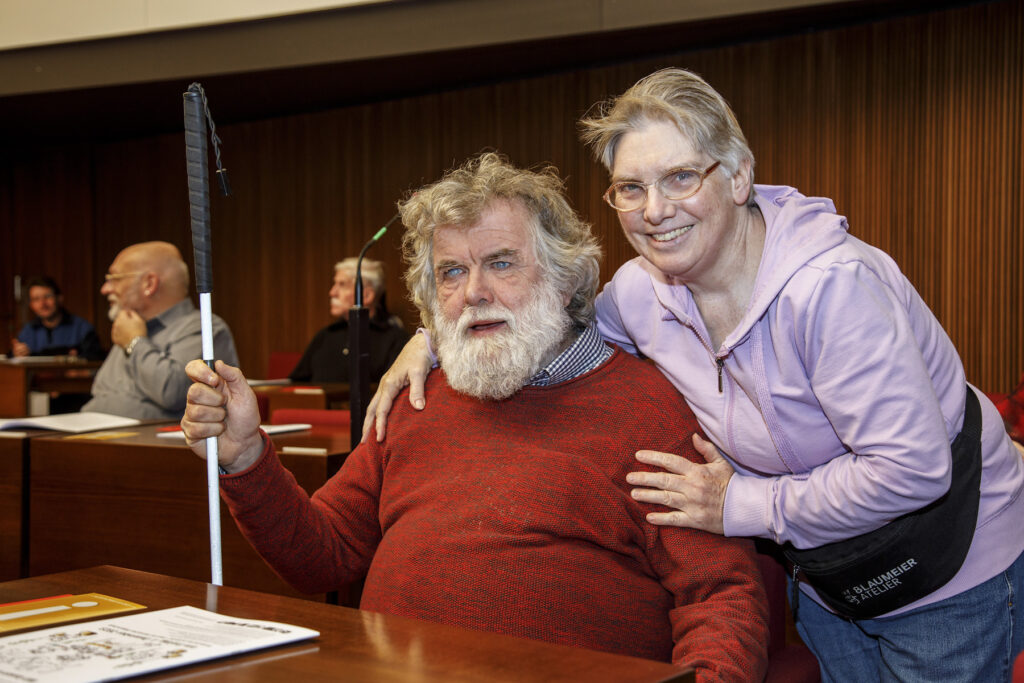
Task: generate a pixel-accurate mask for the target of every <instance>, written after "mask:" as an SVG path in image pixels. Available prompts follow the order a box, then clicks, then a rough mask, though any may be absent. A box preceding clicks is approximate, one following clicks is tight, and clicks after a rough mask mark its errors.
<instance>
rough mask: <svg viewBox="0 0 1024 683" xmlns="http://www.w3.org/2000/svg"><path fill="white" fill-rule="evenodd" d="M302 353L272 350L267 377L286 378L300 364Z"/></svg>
mask: <svg viewBox="0 0 1024 683" xmlns="http://www.w3.org/2000/svg"><path fill="white" fill-rule="evenodd" d="M300 358H302V353H301V352H299V351H271V352H270V361H269V362H268V363H267V379H284V378H285V377H287V376H288V375H290V374H291V372H292V370H294V369H295V366H296V365H298V364H299V359H300Z"/></svg>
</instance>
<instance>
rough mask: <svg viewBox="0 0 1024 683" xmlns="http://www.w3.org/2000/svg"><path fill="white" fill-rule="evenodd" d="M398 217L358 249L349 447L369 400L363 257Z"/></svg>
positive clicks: (355, 439) (350, 359)
mask: <svg viewBox="0 0 1024 683" xmlns="http://www.w3.org/2000/svg"><path fill="white" fill-rule="evenodd" d="M397 219H398V214H397V213H396V214H395V215H394V216H392V217H391V220H389V221H388V222H387V224H385V225H384V227H383V228H381V229H380V230H378V231H377V233H376V234H375V235H374V236H373V237H371V238H370V241H369V242H367V243H366V244H365V245H363V250H362V251H360V252H359V260H357V261H356V282H355V296H354V305H353V306H352V308H350V309H349V311H348V335H349V336H348V349H349V356H348V363H349V366H348V369H349V372H348V381H349V399H348V405H349V413H350V414H351V416H352V426H351V432H350V434H351V437H350V438H351V447H352V448H355V447H356V446H357V445H359V441H360V440H361V439H362V437H363V418H364V417H366V406H367V404H368V403H369V402H370V311H369V309H367V308H366V307H365V306H363V277H362V269H363V257H364V256H365V255H366V250H367V249H369V248H370V247H372V246H373V245H374V244H376V243H377V240H379V239H380V238H381V237H383V236H384V233H386V232H387V231H388V228H389V227H391V224H392V223H394V222H395V221H396V220H397Z"/></svg>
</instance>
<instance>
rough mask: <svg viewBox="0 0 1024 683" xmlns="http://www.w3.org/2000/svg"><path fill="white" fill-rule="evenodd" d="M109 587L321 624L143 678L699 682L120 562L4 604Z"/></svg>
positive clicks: (17, 591) (27, 589) (164, 601)
mask: <svg viewBox="0 0 1024 683" xmlns="http://www.w3.org/2000/svg"><path fill="white" fill-rule="evenodd" d="M86 592H96V593H103V594H105V595H111V596H114V597H118V598H124V599H126V600H130V601H132V602H137V603H139V604H142V605H146V606H147V607H149V608H151V609H163V608H166V607H176V606H178V605H186V604H187V605H194V606H196V607H201V608H203V609H209V610H211V611H215V612H220V613H223V614H228V615H231V616H235V617H241V618H250V619H268V620H271V621H283V622H287V623H290V624H295V625H298V626H305V627H307V628H312V629H316V630H317V631H320V637H319V638H317V639H316V640H313V641H308V642H304V643H297V644H295V645H287V646H283V647H279V648H274V649H272V650H265V651H262V652H254V653H249V654H245V655H239V656H237V657H231V658H228V659H221V660H215V661H213V662H210V663H208V664H199V665H195V666H189V667H188V668H186V669H172V670H170V671H168V672H166V673H164V674H154V675H150V676H147V677H145V678H144V679H143V680H147V681H152V680H172V679H173V680H179V679H180V677H183V676H184V677H187V678H188V679H189V680H190V681H223V680H239V681H240V680H244V681H283V680H344V681H351V682H360V681H373V682H374V683H376V682H378V681H391V682H402V681H415V682H417V683H426V682H429V681H445V682H446V683H447V682H449V681H465V682H469V681H473V682H476V681H499V682H500V681H516V682H523V683H531V682H533V681H538V682H539V681H545V682H550V681H588V682H589V683H604V682H605V681H615V682H616V683H620V682H623V681H635V682H637V683H655V682H668V681H672V682H674V683H675V682H678V683H685V682H686V681H693V680H694V676H693V672H692V671H685V670H682V669H677V668H676V667H673V666H671V665H670V664H666V663H663V662H652V661H649V660H646V659H637V658H634V657H624V656H622V655H613V654H608V653H605V652H595V651H593V650H584V649H580V648H572V647H566V646H563V645H549V644H547V643H542V642H539V641H534V640H525V639H522V638H510V637H508V636H499V635H495V634H493V633H482V632H478V631H470V630H467V629H461V628H456V627H454V626H444V625H441V624H433V623H430V622H426V621H419V620H416V619H404V618H402V617H393V616H387V615H384V614H378V613H375V612H362V611H359V610H353V609H346V608H344V607H336V606H333V605H317V604H313V603H310V602H308V601H302V600H294V599H291V598H286V597H281V596H277V595H264V594H259V593H253V592H250V591H244V590H238V589H234V588H227V587H221V588H218V587H215V586H210V585H208V584H205V583H200V582H196V581H186V580H182V579H174V578H171V577H167V576H158V575H155V574H147V573H144V572H136V571H130V570H126V569H120V568H117V567H96V568H93V569H86V570H80V571H74V572H67V573H64V574H55V575H51V576H41V577H36V578H31V579H23V580H20V581H12V582H9V583H3V584H0V602H13V601H16V600H27V599H31V598H40V597H49V596H51V595H57V594H63V593H71V594H79V593H86Z"/></svg>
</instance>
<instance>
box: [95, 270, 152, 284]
mask: <svg viewBox="0 0 1024 683" xmlns="http://www.w3.org/2000/svg"><path fill="white" fill-rule="evenodd" d="M141 273H142V271H141V270H136V271H133V272H131V273H107V274H106V275H104V276H103V279H104V280H106V281H107V282H116V281H117V280H123V279H125V278H126V277H132V276H133V275H139V274H141Z"/></svg>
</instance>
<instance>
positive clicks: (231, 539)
mask: <svg viewBox="0 0 1024 683" xmlns="http://www.w3.org/2000/svg"><path fill="white" fill-rule="evenodd" d="M157 429H158V427H157V426H156V425H145V426H142V427H136V428H131V429H130V430H125V431H130V432H133V433H134V435H132V436H126V437H122V438H117V439H110V440H94V439H73V438H68V437H66V436H47V437H43V438H36V439H32V442H31V456H30V459H31V483H30V492H29V499H30V505H31V507H30V510H31V512H30V534H29V535H30V551H29V573H30V575H32V576H35V575H38V574H47V573H50V572H56V571H64V570H68V569H78V568H82V567H90V566H93V565H97V564H118V565H121V566H125V567H131V568H133V569H142V570H145V571H153V572H159V573H162V574H170V575H172V576H180V577H185V578H190V579H197V580H201V581H207V580H209V578H210V550H209V521H208V510H207V499H206V466H205V464H204V463H203V461H202V460H200V459H199V458H197V457H196V456H195V455H194V454H193V453H192V451H191V450H190V449H189V448H188V447H187V446H185V442H184V440H179V439H167V438H158V437H157V436H156V434H157ZM98 434H102V433H98ZM93 436H95V435H93ZM273 440H274V443H275V445H276V447H277V449H278V453H281V450H282V448H283V447H286V446H299V447H303V448H323V449H326V452H327V455H284V454H282V455H281V456H280V457H281V461H282V462H283V463H284V465H285V467H287V468H288V469H289V470H291V472H292V474H294V475H295V478H296V480H297V481H298V482H299V484H300V485H301V486H302V487H303V488H305V489H306V491H308V492H309V493H312V492H313V491H315V490H316V489H317V488H319V487H320V486H321V485H322V484H323V483H324V482H325V481H327V479H328V478H330V476H331V475H332V474H334V473H335V472H336V471H337V470H338V468H339V467H341V464H342V462H343V461H344V459H345V456H346V455H347V454H348V451H349V432H348V430H347V429H346V430H344V431H343V432H339V431H337V430H333V431H332V430H306V431H301V432H291V433H287V434H279V435H275V436H274V437H273ZM221 529H222V532H221V533H222V543H223V560H224V582H225V583H226V584H228V585H232V586H239V587H243V588H251V589H253V590H262V591H267V592H273V593H282V594H286V595H293V596H300V595H301V594H299V593H297V592H296V591H294V590H292V589H291V588H290V587H288V586H287V584H285V583H284V582H283V581H281V579H279V578H278V577H277V575H275V574H274V573H273V572H272V571H271V570H270V569H269V568H268V567H267V566H266V565H265V564H264V562H263V560H262V559H261V558H260V557H259V555H257V554H256V552H255V551H254V550H253V549H252V548H251V547H250V546H249V543H248V541H246V540H245V539H244V538H243V537H242V535H241V533H239V531H238V529H237V527H236V526H235V523H234V520H232V519H231V516H230V515H229V514H228V512H227V508H226V507H225V506H224V505H223V504H221ZM302 597H309V596H302ZM317 597H318V598H319V599H323V596H317Z"/></svg>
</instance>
